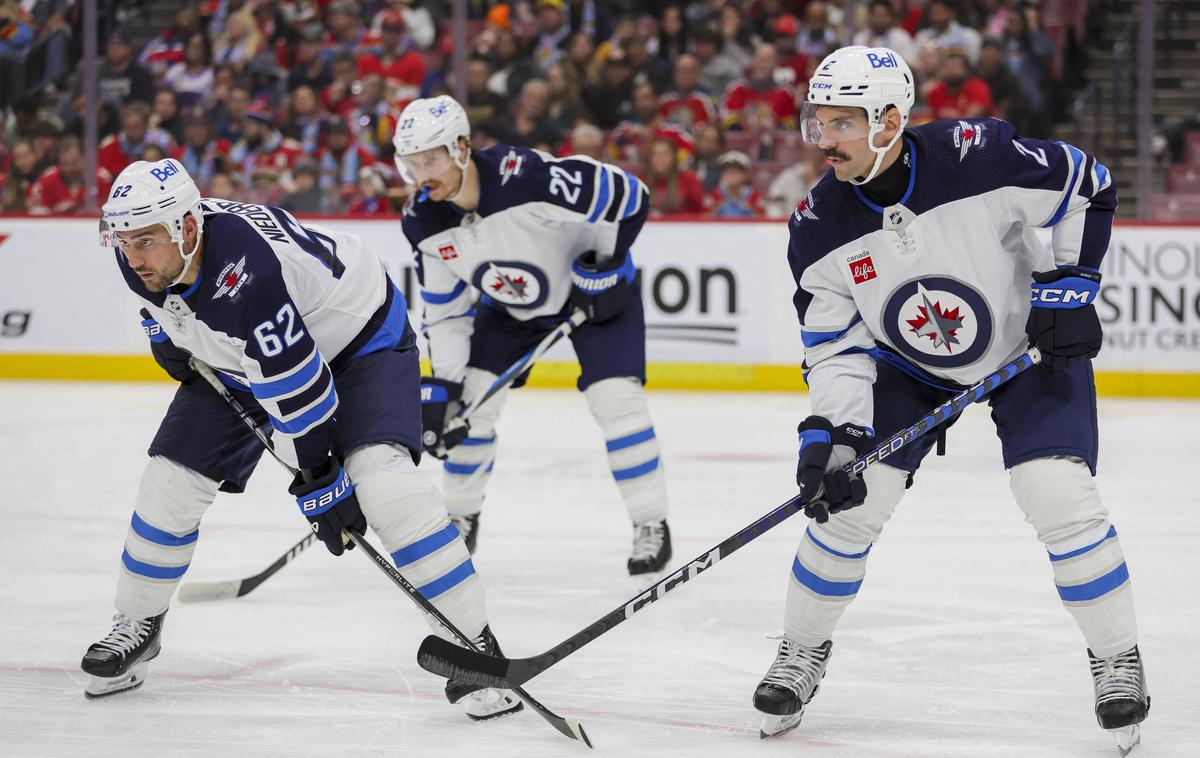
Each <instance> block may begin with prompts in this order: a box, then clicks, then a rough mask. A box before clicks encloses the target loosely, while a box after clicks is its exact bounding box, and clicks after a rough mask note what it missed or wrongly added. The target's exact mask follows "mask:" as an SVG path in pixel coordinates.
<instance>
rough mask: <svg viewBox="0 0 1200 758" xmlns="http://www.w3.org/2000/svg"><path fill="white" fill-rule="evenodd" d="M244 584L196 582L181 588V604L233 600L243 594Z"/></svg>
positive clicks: (179, 595)
mask: <svg viewBox="0 0 1200 758" xmlns="http://www.w3.org/2000/svg"><path fill="white" fill-rule="evenodd" d="M241 588H242V583H241V582H240V581H229V582H196V583H194V584H185V585H183V586H182V587H180V588H179V594H178V595H176V597H178V598H179V602H181V603H206V602H209V601H211V600H231V599H233V598H235V597H239V596H240V595H241V594H244V593H242V592H241Z"/></svg>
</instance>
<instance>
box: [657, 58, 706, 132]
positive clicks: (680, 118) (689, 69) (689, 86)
mask: <svg viewBox="0 0 1200 758" xmlns="http://www.w3.org/2000/svg"><path fill="white" fill-rule="evenodd" d="M674 81H675V90H674V91H672V92H668V93H667V94H665V95H663V96H662V99H661V100H659V106H658V113H659V115H660V116H662V118H663V120H664V121H671V122H674V123H676V124H679V125H680V126H682V127H684V128H685V129H691V128H693V127H694V126H696V125H697V124H707V123H709V122H710V121H716V120H717V110H716V108H714V107H713V99H712V96H711V95H709V94H708V93H707V92H705V91H704V90H702V89H700V61H699V60H698V59H697V58H696V56H694V55H692V54H691V53H684V54H682V55H680V56H679V57H678V58H676V59H675V70H674Z"/></svg>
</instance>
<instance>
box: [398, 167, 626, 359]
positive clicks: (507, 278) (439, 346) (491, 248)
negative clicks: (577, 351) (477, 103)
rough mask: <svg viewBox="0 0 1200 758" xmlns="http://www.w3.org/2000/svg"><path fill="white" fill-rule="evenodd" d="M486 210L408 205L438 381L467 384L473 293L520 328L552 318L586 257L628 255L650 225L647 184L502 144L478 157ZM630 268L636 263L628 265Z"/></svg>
mask: <svg viewBox="0 0 1200 758" xmlns="http://www.w3.org/2000/svg"><path fill="white" fill-rule="evenodd" d="M471 160H472V161H474V163H475V168H476V169H477V171H478V173H479V207H478V208H476V210H474V211H472V212H470V213H466V212H464V211H463V210H462V209H460V208H459V207H458V206H456V205H454V204H453V203H450V202H448V201H443V202H433V201H430V200H425V201H422V200H420V199H419V196H416V195H414V196H413V197H411V198H409V201H408V203H407V204H406V205H405V206H404V213H403V215H402V219H401V221H402V225H403V228H404V234H405V236H407V237H408V241H409V243H411V244H412V247H413V252H414V255H415V257H416V261H417V277H418V280H419V282H420V285H421V300H422V301H423V302H424V324H423V326H422V328H423V329H424V330H425V334H426V337H427V338H428V341H429V346H430V349H429V358H430V361H431V362H432V364H433V373H434V375H435V376H438V377H442V378H445V379H449V380H451V381H460V380H461V379H462V377H463V376H464V374H465V372H466V367H467V360H468V358H469V354H470V338H471V333H472V330H473V322H472V319H471V317H472V316H473V315H474V312H473V307H474V302H475V298H474V293H475V291H478V292H479V293H480V296H481V298H482V299H483V302H484V303H485V304H487V305H489V306H492V307H496V308H501V309H503V310H504V311H505V312H507V313H508V315H510V316H512V317H513V318H515V319H517V320H520V321H528V320H530V319H533V318H538V317H543V316H554V315H556V314H558V313H560V312H561V311H562V310H563V307H564V306H565V305H566V302H567V298H568V296H569V295H570V294H571V288H572V284H571V264H572V262H574V260H575V258H576V257H578V256H579V255H580V253H583V252H586V251H588V250H595V251H596V252H598V253H599V254H601V255H603V256H608V255H612V256H614V257H625V256H628V254H629V247H630V245H632V244H633V240H634V238H635V237H637V234H638V232H639V231H640V230H641V227H642V223H643V222H644V221H645V219H646V214H647V209H648V206H649V202H648V199H647V193H646V187H645V185H644V184H642V182H641V180H640V179H638V178H637V177H636V176H634V175H633V174H630V173H629V172H627V171H625V170H624V169H621V168H619V167H617V166H613V165H609V164H607V163H600V162H598V161H595V160H592V159H591V158H587V157H584V156H571V157H569V158H554V157H553V156H551V155H549V154H548V153H543V152H541V151H538V150H528V149H525V148H520V147H509V146H507V145H496V146H494V147H490V148H486V149H484V150H479V151H476V152H474V153H473V154H472V156H471ZM630 265H631V266H632V263H630Z"/></svg>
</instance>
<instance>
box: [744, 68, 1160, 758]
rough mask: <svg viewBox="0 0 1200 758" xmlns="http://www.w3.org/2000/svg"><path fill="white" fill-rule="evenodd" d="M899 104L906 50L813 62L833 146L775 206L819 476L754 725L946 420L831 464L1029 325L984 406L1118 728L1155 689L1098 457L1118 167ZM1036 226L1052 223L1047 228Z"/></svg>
mask: <svg viewBox="0 0 1200 758" xmlns="http://www.w3.org/2000/svg"><path fill="white" fill-rule="evenodd" d="M912 104H913V79H912V74H911V73H910V71H909V69H908V65H907V64H906V63H905V62H904V59H903V58H901V57H900V56H899V55H897V54H896V53H895V52H893V51H892V50H889V49H887V48H866V47H849V48H843V49H841V50H838V51H837V52H835V53H833V54H831V55H830V56H829V57H828V58H826V59H825V60H824V61H823V62H822V63H821V65H820V66H819V67H818V69H817V70H816V73H815V74H814V76H813V78H812V81H811V83H810V87H809V91H808V101H807V103H806V104H805V106H804V109H803V114H802V116H803V119H802V130H803V132H804V138H805V139H806V141H808V142H811V143H814V144H816V145H818V146H819V147H820V148H821V150H822V151H824V153H825V156H826V157H827V158H828V160H829V162H830V163H831V164H832V169H831V170H830V171H829V172H827V173H826V175H825V176H824V178H823V179H822V180H821V181H820V182H819V183H818V184H817V186H816V187H815V188H814V189H813V191H812V192H811V193H810V194H809V196H808V197H807V198H806V199H805V200H804V201H802V202H801V203H800V205H799V207H797V209H796V211H795V213H794V214H793V215H792V217H791V219H790V220H789V229H790V232H791V242H790V246H789V248H788V260H789V262H790V263H791V266H792V271H793V273H794V275H795V279H796V283H797V287H798V288H797V291H796V295H795V305H796V310H797V312H798V314H799V318H800V325H801V336H802V338H803V342H804V347H805V356H804V362H805V369H806V373H807V382H808V385H809V388H810V390H811V402H812V414H813V415H811V416H809V417H808V418H807V419H805V420H804V422H803V423H801V424H800V428H799V436H800V453H799V464H798V467H797V473H796V479H797V482H798V483H799V484H800V486H801V488H802V490H803V491H805V492H816V491H817V490H818V489H821V490H822V492H821V494H820V496H819V497H817V498H816V499H814V500H813V501H810V505H809V506H808V507H807V508H806V512H807V513H808V515H809V516H811V517H813V521H812V522H811V523H810V524H809V527H808V530H807V532H806V533H805V535H804V538H803V540H802V541H801V544H800V547H799V549H798V550H797V552H796V556H795V559H794V561H793V562H792V575H791V581H790V585H789V590H788V598H787V609H786V615H785V620H784V637H783V641H782V644H781V645H780V646H779V653H778V657H777V658H776V660H775V662H774V664H773V665H772V666H771V668H770V670H769V671H768V672H767V675H766V676H765V677H764V678H763V680H762V682H761V683H760V684H759V686H758V689H757V690H756V691H755V693H754V705H755V707H756V708H757V709H758V710H759V711H761V712H762V713H763V714H765V715H764V718H763V726H762V731H763V735H764V736H769V735H772V734H778V733H781V732H783V731H786V730H787V729H790V728H792V727H794V726H796V725H797V724H798V723H799V721H800V718H801V715H802V714H803V710H804V706H805V704H806V703H807V702H808V701H809V700H810V699H811V698H812V697H813V695H814V694H815V693H816V691H817V687H818V685H819V684H820V681H821V678H822V677H823V676H824V675H825V668H826V666H827V665H828V662H829V656H830V652H831V644H832V642H831V638H832V636H833V631H834V627H835V626H836V625H837V622H838V620H839V619H840V618H841V615H842V613H843V612H844V611H845V609H846V607H847V606H848V605H849V604H850V602H851V601H852V600H853V599H854V597H855V595H856V593H857V592H858V589H859V586H860V585H861V584H862V581H863V576H864V574H865V570H866V561H867V555H868V553H869V552H870V550H871V545H872V544H873V543H874V542H875V540H876V539H877V538H878V537H879V534H880V532H881V531H882V529H883V525H884V523H885V522H886V521H887V520H888V518H889V517H890V516H891V514H892V510H893V509H894V508H895V507H896V505H897V503H899V501H900V498H901V495H903V493H904V490H905V488H906V487H907V486H908V485H910V484H911V483H912V480H913V475H914V474H915V472H916V470H917V467H918V466H919V465H920V463H921V460H922V459H923V458H924V457H925V455H926V454H927V453H928V452H929V450H930V448H931V447H932V446H933V445H934V443H935V441H936V440H937V436H938V435H937V434H935V433H930V434H926V435H925V436H924V437H923V438H921V439H919V440H917V441H915V442H914V443H912V444H910V445H908V446H906V447H904V448H902V449H901V450H900V451H898V452H897V453H895V454H893V455H890V456H888V457H887V458H886V459H885V460H883V461H882V465H877V466H872V467H870V468H868V469H866V470H865V471H864V472H863V474H862V476H861V478H859V477H857V476H856V477H853V478H847V476H846V475H845V474H844V473H841V472H840V471H839V470H838V469H839V467H841V466H842V465H844V464H846V463H848V462H849V461H850V460H852V459H853V458H854V457H855V456H857V455H860V454H862V453H863V452H865V451H866V450H867V449H869V448H870V446H871V444H870V441H869V440H870V438H872V437H874V438H875V439H885V438H887V437H888V436H890V435H891V434H893V433H895V432H896V431H898V430H900V429H901V428H903V427H905V426H907V425H908V424H910V423H912V421H913V420H914V419H917V418H919V417H920V415H921V414H923V413H925V412H928V411H929V410H930V409H931V408H933V407H934V406H935V405H937V404H939V403H941V402H943V401H944V400H945V399H947V398H948V397H949V394H950V393H953V392H956V391H958V390H959V389H961V388H963V387H964V386H967V385H970V384H973V383H974V382H976V381H978V380H979V379H981V378H983V377H984V376H985V375H987V374H989V373H991V372H993V371H994V370H995V369H996V368H998V367H999V366H1001V365H1002V364H1004V363H1006V362H1007V361H1009V360H1010V359H1012V358H1013V357H1015V356H1016V355H1017V354H1019V353H1020V352H1021V351H1023V350H1025V349H1026V347H1027V346H1028V345H1036V346H1037V347H1038V348H1040V350H1041V354H1042V364H1041V365H1040V366H1035V367H1034V368H1033V369H1031V370H1029V371H1026V372H1024V373H1022V374H1020V375H1019V376H1017V377H1016V378H1015V379H1013V380H1012V381H1011V382H1009V383H1007V384H1005V385H1004V386H1002V387H1000V388H999V389H998V390H997V391H996V392H994V393H992V395H991V397H990V398H989V403H990V405H991V408H992V419H993V420H994V421H995V424H996V432H997V434H998V435H999V437H1000V441H1001V445H1002V450H1003V459H1004V466H1005V468H1007V469H1008V470H1009V475H1010V482H1011V486H1012V492H1013V495H1014V497H1015V498H1016V501H1017V505H1018V506H1019V507H1020V508H1021V510H1022V511H1023V512H1024V513H1025V518H1026V520H1027V521H1028V522H1029V523H1030V525H1031V526H1032V527H1033V529H1034V531H1035V533H1036V534H1037V537H1038V539H1039V540H1040V541H1041V542H1042V543H1043V545H1045V547H1046V550H1047V552H1048V553H1049V558H1050V566H1051V569H1052V573H1053V575H1054V583H1055V585H1056V587H1057V590H1058V594H1059V596H1060V597H1061V598H1062V601H1063V604H1064V605H1065V606H1066V608H1067V610H1068V611H1069V612H1070V613H1071V615H1072V616H1073V617H1074V619H1075V621H1076V623H1077V624H1078V625H1079V628H1080V630H1081V631H1082V632H1083V637H1084V639H1085V640H1086V641H1087V645H1088V658H1089V660H1090V664H1091V671H1092V676H1093V679H1094V684H1095V694H1096V704H1095V708H1096V716H1097V718H1098V720H1099V722H1100V725H1101V726H1102V727H1103V728H1105V729H1111V730H1119V731H1120V732H1121V734H1120V735H1118V741H1119V742H1120V741H1121V739H1126V740H1132V739H1134V738H1136V724H1138V723H1139V722H1141V721H1142V720H1143V719H1144V718H1145V717H1146V713H1147V711H1148V710H1149V706H1150V698H1149V696H1148V695H1147V694H1146V683H1145V677H1144V674H1143V669H1142V661H1141V656H1140V654H1139V652H1138V647H1137V627H1136V623H1135V619H1134V608H1133V596H1132V590H1131V588H1130V582H1129V574H1128V571H1127V569H1126V566H1125V560H1124V557H1123V555H1122V552H1121V545H1120V541H1119V540H1118V537H1117V532H1116V530H1115V528H1114V527H1113V526H1112V524H1110V522H1109V518H1108V512H1107V510H1106V509H1105V507H1104V505H1103V504H1102V503H1101V502H1100V497H1099V494H1098V493H1097V489H1096V483H1095V481H1094V479H1093V476H1094V474H1095V470H1096V450H1097V428H1096V391H1095V384H1094V381H1093V377H1092V367H1091V362H1090V359H1091V358H1092V357H1094V356H1095V355H1096V354H1097V353H1098V352H1099V350H1100V345H1101V328H1100V323H1099V319H1098V318H1097V315H1096V312H1095V308H1094V307H1093V301H1094V299H1095V297H1096V294H1097V292H1098V290H1099V282H1100V272H1099V267H1100V261H1101V258H1102V257H1103V255H1104V253H1105V250H1106V249H1107V247H1108V240H1109V235H1110V233H1111V227H1112V219H1113V214H1114V211H1115V209H1116V205H1117V198H1116V192H1115V190H1114V188H1113V183H1112V178H1111V177H1110V176H1109V173H1108V171H1107V170H1106V169H1105V167H1104V166H1103V165H1101V164H1100V162H1099V161H1097V160H1096V159H1095V158H1093V157H1092V156H1089V155H1086V154H1084V153H1082V152H1080V151H1079V150H1077V149H1075V148H1074V147H1072V146H1070V145H1067V144H1064V143H1056V142H1048V141H1045V140H1038V139H1027V138H1022V137H1020V136H1018V135H1017V133H1016V132H1015V131H1014V130H1013V128H1012V126H1011V125H1009V124H1008V123H1006V122H1004V121H1000V120H996V119H973V120H966V121H950V122H937V123H931V124H926V125H923V126H920V127H916V128H913V129H905V125H906V124H907V121H908V114H909V109H910V108H911V107H912ZM1037 227H1049V228H1052V229H1053V232H1052V234H1053V236H1052V243H1051V246H1050V247H1051V249H1049V250H1047V249H1046V248H1045V246H1043V245H1042V244H1041V242H1040V241H1039V240H1038V238H1037V237H1036V236H1035V235H1034V229H1035V228H1037ZM1031 293H1032V296H1031ZM1031 306H1032V307H1031ZM872 430H873V431H872Z"/></svg>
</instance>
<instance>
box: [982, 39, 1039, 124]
mask: <svg viewBox="0 0 1200 758" xmlns="http://www.w3.org/2000/svg"><path fill="white" fill-rule="evenodd" d="M979 78H980V79H982V80H983V81H984V83H986V84H987V86H988V91H989V92H991V94H992V115H994V116H995V117H996V118H1002V119H1004V120H1005V121H1008V122H1010V123H1012V124H1013V126H1015V127H1016V128H1017V132H1018V133H1020V134H1024V133H1025V129H1024V126H1025V120H1026V119H1025V114H1026V112H1027V110H1028V102H1027V100H1026V98H1025V94H1024V93H1023V92H1022V91H1021V84H1020V82H1018V81H1017V77H1016V76H1014V75H1013V72H1012V70H1010V69H1009V67H1008V61H1006V60H1005V59H1004V45H1003V44H1001V42H1000V41H999V40H997V39H995V38H993V37H987V38H985V39H984V40H983V45H982V46H981V47H980V49H979Z"/></svg>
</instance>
